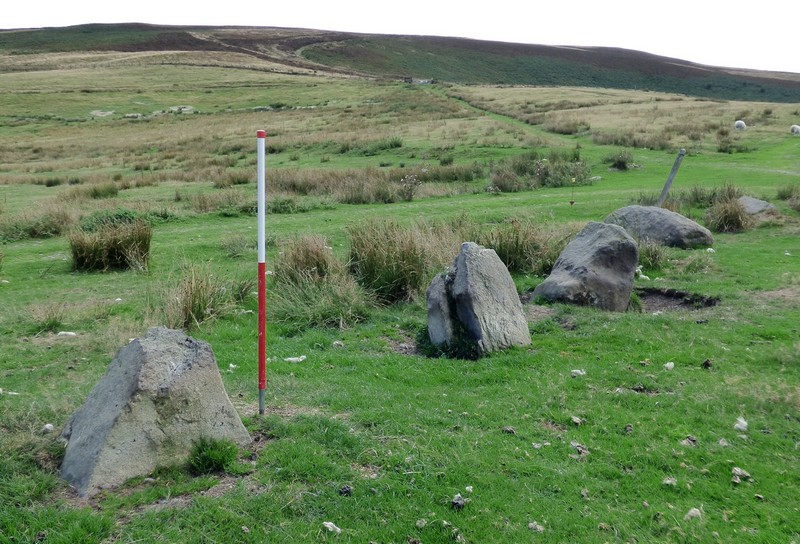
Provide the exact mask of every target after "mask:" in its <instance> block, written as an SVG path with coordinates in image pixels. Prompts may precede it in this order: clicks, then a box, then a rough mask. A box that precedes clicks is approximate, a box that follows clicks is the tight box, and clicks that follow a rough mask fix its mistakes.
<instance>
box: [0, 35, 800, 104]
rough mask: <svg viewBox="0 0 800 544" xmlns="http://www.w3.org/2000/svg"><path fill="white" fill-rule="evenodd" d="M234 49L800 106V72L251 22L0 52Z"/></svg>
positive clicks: (33, 44)
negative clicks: (790, 103)
mask: <svg viewBox="0 0 800 544" xmlns="http://www.w3.org/2000/svg"><path fill="white" fill-rule="evenodd" d="M78 51H87V52H89V51H92V52H112V51H118V52H144V51H161V52H166V51H190V52H198V53H211V52H235V53H239V54H241V55H243V57H245V58H247V57H251V58H255V59H259V60H261V61H267V62H271V63H275V64H278V65H284V66H286V67H287V68H288V69H289V70H291V69H302V70H309V71H320V72H323V73H331V74H339V75H348V76H353V77H371V78H378V79H400V78H405V79H412V80H414V79H425V80H437V81H444V82H450V83H457V84H483V85H487V84H488V85H532V86H584V87H601V88H617V89H640V90H651V91H661V92H670V93H678V94H685V95H692V96H699V97H706V98H710V99H720V100H754V101H764V102H800V74H791V73H784V72H769V71H757V70H747V69H735V68H722V67H715V66H707V65H701V64H697V63H693V62H690V61H686V60H682V59H675V58H670V57H663V56H659V55H654V54H650V53H643V52H639V51H633V50H627V49H620V48H609V47H583V46H582V47H569V46H548V45H531V44H517V43H510V42H493V41H483V40H475V39H469V38H449V37H438V36H402V35H379V34H357V33H352V32H336V31H323V30H312V29H292V28H279V27H244V26H241V27H239V26H221V27H210V26H206V27H203V26H160V25H149V24H143V23H124V24H89V25H78V26H71V27H61V28H44V29H25V30H3V31H0V72H3V71H5V72H8V71H13V70H15V69H23V68H19V67H18V65H15V67H14V68H11V67H9V66H5V67H4V66H3V61H2V56H3V55H7V56H9V57H18V56H20V55H44V54H48V53H60V52H78Z"/></svg>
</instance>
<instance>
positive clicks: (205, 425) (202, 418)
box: [61, 327, 250, 496]
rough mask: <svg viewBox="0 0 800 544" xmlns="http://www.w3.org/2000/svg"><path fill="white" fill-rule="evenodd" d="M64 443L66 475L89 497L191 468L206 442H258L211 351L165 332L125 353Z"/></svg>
mask: <svg viewBox="0 0 800 544" xmlns="http://www.w3.org/2000/svg"><path fill="white" fill-rule="evenodd" d="M61 437H62V438H63V439H64V440H66V441H67V449H66V453H65V455H64V461H63V462H62V464H61V477H62V478H64V479H65V480H66V481H67V482H69V483H70V484H71V485H72V486H73V487H74V488H75V489H76V490H77V492H78V494H79V495H81V496H86V495H93V494H94V493H96V492H98V491H100V490H101V489H106V488H110V487H114V486H117V485H119V484H121V483H123V482H125V481H126V480H128V479H130V478H133V477H135V476H143V475H147V474H150V473H151V472H153V470H155V469H156V468H158V467H160V466H167V465H173V464H176V463H182V462H185V461H186V460H187V459H188V457H189V454H190V452H191V449H192V446H193V445H194V443H195V442H197V441H198V440H199V439H200V438H201V437H204V438H210V439H230V440H232V441H234V442H235V443H237V444H240V445H244V444H247V443H249V442H250V435H249V434H248V432H247V430H246V429H245V428H244V425H242V422H241V420H240V419H239V415H238V414H237V412H236V410H235V409H234V407H233V405H232V404H231V401H230V399H229V398H228V395H227V393H226V392H225V388H224V386H223V384H222V378H221V376H220V373H219V368H218V367H217V362H216V360H215V358H214V354H213V352H212V351H211V346H209V344H207V343H206V342H202V341H198V340H195V339H193V338H191V337H189V336H187V335H186V334H184V333H183V332H181V331H177V330H172V329H166V328H163V327H157V328H153V329H150V330H149V331H148V332H147V334H145V335H144V336H143V337H142V338H138V339H136V340H134V341H132V342H131V343H130V344H128V345H127V346H125V347H123V348H121V349H120V350H119V351H118V352H117V355H116V357H114V360H113V361H112V362H111V365H110V366H109V368H108V370H107V371H106V373H105V375H104V376H103V377H102V378H101V380H100V381H99V382H98V383H97V385H96V386H95V387H94V389H93V390H92V392H91V393H90V394H89V397H88V398H87V399H86V402H85V403H84V404H83V406H82V407H81V408H80V409H78V410H77V411H76V412H75V413H74V414H73V415H72V417H71V418H70V420H69V421H68V422H67V424H66V426H65V427H64V430H63V432H62V434H61Z"/></svg>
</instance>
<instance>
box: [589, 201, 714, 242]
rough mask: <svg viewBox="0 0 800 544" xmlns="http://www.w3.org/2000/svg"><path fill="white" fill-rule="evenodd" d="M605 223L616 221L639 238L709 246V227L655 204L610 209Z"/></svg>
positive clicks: (710, 236) (712, 238) (615, 222)
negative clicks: (610, 211)
mask: <svg viewBox="0 0 800 544" xmlns="http://www.w3.org/2000/svg"><path fill="white" fill-rule="evenodd" d="M605 222H606V223H610V224H614V225H619V226H621V227H622V228H624V229H625V230H626V231H628V234H630V235H631V236H633V237H634V238H635V239H638V240H640V241H642V242H645V241H652V242H658V243H659V244H661V245H665V246H669V247H678V248H682V249H691V248H698V247H711V246H712V245H714V237H713V236H712V235H711V231H709V230H708V229H707V228H705V227H703V226H702V225H698V224H697V223H696V222H694V221H692V220H691V219H689V218H688V217H684V216H683V215H681V214H679V213H675V212H673V211H670V210H665V209H664V208H659V207H657V206H626V207H624V208H620V209H618V210H616V211H614V212H612V213H611V214H610V215H609V216H608V217H606V219H605Z"/></svg>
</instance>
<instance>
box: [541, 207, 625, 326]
mask: <svg viewBox="0 0 800 544" xmlns="http://www.w3.org/2000/svg"><path fill="white" fill-rule="evenodd" d="M638 261H639V247H638V246H637V245H636V241H635V240H634V239H633V238H631V236H630V235H629V234H628V233H627V232H625V230H624V229H623V228H622V227H620V226H618V225H611V224H607V223H597V222H591V223H589V224H587V225H586V227H584V229H583V230H582V231H581V232H580V233H579V234H578V235H577V236H576V237H575V238H574V239H573V240H572V241H571V242H570V243H569V244H567V247H565V248H564V250H563V251H562V252H561V255H559V257H558V259H557V260H556V263H555V264H554V265H553V271H552V272H551V273H550V275H549V276H548V277H547V279H545V280H544V281H543V282H542V283H540V284H539V285H538V286H537V287H536V289H534V290H533V297H534V299H535V298H537V297H541V298H544V299H545V300H547V301H550V302H566V303H570V304H577V305H580V306H594V307H595V308H599V309H602V310H614V311H625V310H627V309H628V305H629V303H630V298H631V291H632V290H633V277H634V274H635V273H636V265H637V263H638Z"/></svg>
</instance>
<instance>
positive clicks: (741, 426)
mask: <svg viewBox="0 0 800 544" xmlns="http://www.w3.org/2000/svg"><path fill="white" fill-rule="evenodd" d="M733 428H734V429H736V430H737V431H741V432H745V431H746V430H747V420H745V418H743V417H738V418H736V423H734V424H733Z"/></svg>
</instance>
